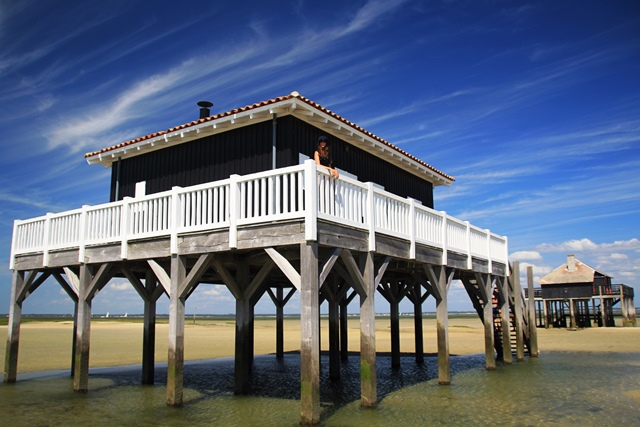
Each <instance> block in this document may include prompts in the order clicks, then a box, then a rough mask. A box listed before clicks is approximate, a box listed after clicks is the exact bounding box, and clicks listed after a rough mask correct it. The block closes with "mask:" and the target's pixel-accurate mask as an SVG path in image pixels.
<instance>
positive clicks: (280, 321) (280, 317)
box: [267, 286, 296, 359]
mask: <svg viewBox="0 0 640 427" xmlns="http://www.w3.org/2000/svg"><path fill="white" fill-rule="evenodd" d="M295 292H296V288H295V287H294V288H291V289H290V290H289V292H288V293H287V295H286V296H284V288H283V287H282V286H278V287H277V288H276V293H275V294H274V293H273V291H272V290H271V289H267V293H268V294H269V297H270V298H271V301H273V304H274V305H275V306H276V358H278V359H282V358H283V357H284V306H285V305H287V302H289V300H290V299H291V297H292V296H293V294H294V293H295Z"/></svg>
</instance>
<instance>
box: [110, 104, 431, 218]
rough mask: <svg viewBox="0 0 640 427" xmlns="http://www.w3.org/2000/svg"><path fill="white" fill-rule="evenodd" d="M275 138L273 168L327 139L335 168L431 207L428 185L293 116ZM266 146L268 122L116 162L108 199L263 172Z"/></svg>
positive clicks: (267, 164)
mask: <svg viewBox="0 0 640 427" xmlns="http://www.w3.org/2000/svg"><path fill="white" fill-rule="evenodd" d="M276 135H277V136H276V140H277V144H276V147H277V154H276V167H278V168H280V167H286V166H292V165H297V164H299V153H302V154H305V155H307V156H309V157H310V158H313V152H314V150H315V147H316V141H317V140H318V136H320V135H327V136H328V137H329V143H330V147H331V152H332V156H333V159H334V166H335V167H338V168H340V169H342V170H345V171H348V172H349V173H352V174H354V175H356V176H357V177H358V179H359V180H360V181H363V182H367V181H373V182H375V183H376V184H379V185H382V186H383V187H385V189H386V190H387V191H390V192H392V193H394V194H397V195H399V196H402V197H413V198H414V199H417V200H420V201H421V202H422V203H423V205H425V206H428V207H433V185H432V184H431V183H430V182H428V181H424V180H422V179H420V178H419V177H417V176H415V175H413V174H411V173H410V172H407V171H405V170H403V169H402V168H399V167H397V166H395V165H393V164H390V163H387V162H385V161H384V160H382V159H380V158H378V157H376V156H374V155H373V154H370V153H368V152H366V151H364V150H361V149H359V148H357V147H355V146H353V145H351V144H348V143H346V142H344V141H342V140H340V139H338V138H336V137H334V136H331V135H328V134H327V133H325V132H323V131H322V130H321V129H319V128H316V127H314V126H312V125H310V124H308V123H306V122H304V121H301V120H299V119H297V118H296V117H293V116H284V117H281V118H278V119H277V125H276ZM272 144H273V123H272V120H268V121H265V122H261V123H256V124H253V125H250V126H245V127H242V128H239V129H233V130H230V131H228V132H224V133H220V134H216V135H211V136H207V137H203V138H202V139H198V140H196V141H191V142H187V143H184V144H179V145H174V146H170V147H167V148H164V149H162V150H157V151H153V152H150V153H147V154H143V155H140V156H135V157H131V158H128V159H124V160H121V161H120V163H119V164H118V163H114V164H113V166H112V176H111V194H110V200H111V201H114V200H116V199H118V200H120V199H122V198H123V197H125V196H131V197H133V196H134V195H135V184H136V182H139V181H146V193H147V194H153V193H158V192H161V191H166V190H170V189H171V187H173V186H181V187H187V186H190V185H196V184H201V183H205V182H211V181H216V180H221V179H226V178H228V177H229V176H230V175H232V174H239V175H246V174H250V173H254V172H261V171H264V170H269V169H271V168H272V162H273V157H272V156H273V152H272ZM118 181H119V185H117V183H118ZM116 186H117V187H118V195H117V196H116Z"/></svg>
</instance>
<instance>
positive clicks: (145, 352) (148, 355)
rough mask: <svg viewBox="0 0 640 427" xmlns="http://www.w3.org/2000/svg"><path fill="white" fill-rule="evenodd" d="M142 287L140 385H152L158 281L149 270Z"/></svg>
mask: <svg viewBox="0 0 640 427" xmlns="http://www.w3.org/2000/svg"><path fill="white" fill-rule="evenodd" d="M144 282H145V283H144V286H145V291H146V294H147V295H146V296H147V297H146V298H145V299H144V333H143V336H142V384H153V383H154V376H155V359H156V357H155V356H156V301H157V298H158V297H159V296H160V295H161V293H158V297H154V293H155V291H156V289H157V288H158V279H156V276H155V275H154V274H153V272H152V271H151V270H147V272H146V273H145V280H144Z"/></svg>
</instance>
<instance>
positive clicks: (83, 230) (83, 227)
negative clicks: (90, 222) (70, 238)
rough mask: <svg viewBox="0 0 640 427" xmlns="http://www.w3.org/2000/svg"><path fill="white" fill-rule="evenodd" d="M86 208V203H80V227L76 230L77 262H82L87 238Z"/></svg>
mask: <svg viewBox="0 0 640 427" xmlns="http://www.w3.org/2000/svg"><path fill="white" fill-rule="evenodd" d="M87 209H89V206H88V205H82V213H81V214H80V225H79V227H80V229H79V230H78V238H79V239H80V241H79V242H78V262H79V263H80V264H84V263H85V260H84V253H85V241H86V240H87Z"/></svg>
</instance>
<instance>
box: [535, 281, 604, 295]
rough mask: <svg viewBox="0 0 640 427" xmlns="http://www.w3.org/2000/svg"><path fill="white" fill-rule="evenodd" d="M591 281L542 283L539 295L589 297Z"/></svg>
mask: <svg viewBox="0 0 640 427" xmlns="http://www.w3.org/2000/svg"><path fill="white" fill-rule="evenodd" d="M592 285H593V284H592V283H570V284H557V285H542V286H541V287H540V288H541V292H540V293H541V296H542V298H544V299H551V298H567V299H568V298H591V295H592V294H591V291H592V289H591V288H592Z"/></svg>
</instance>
